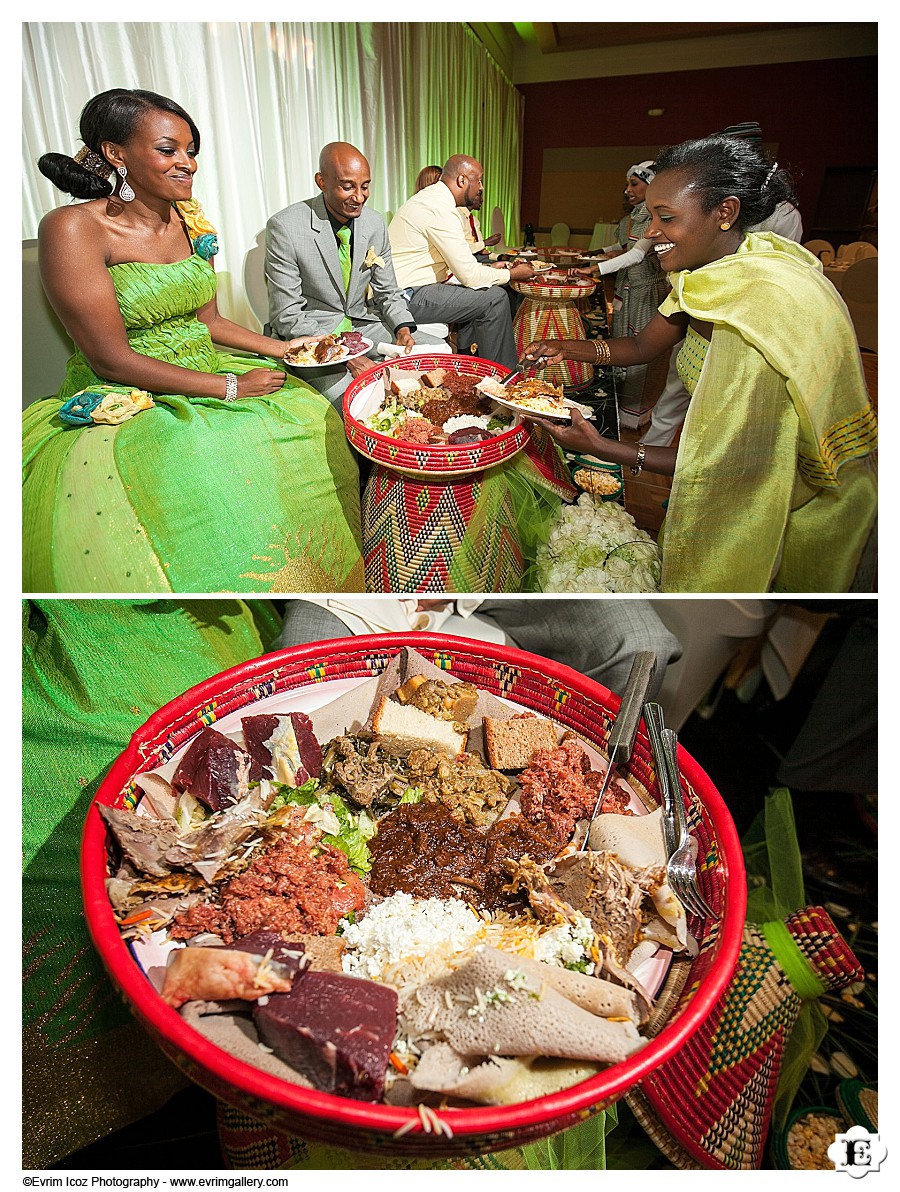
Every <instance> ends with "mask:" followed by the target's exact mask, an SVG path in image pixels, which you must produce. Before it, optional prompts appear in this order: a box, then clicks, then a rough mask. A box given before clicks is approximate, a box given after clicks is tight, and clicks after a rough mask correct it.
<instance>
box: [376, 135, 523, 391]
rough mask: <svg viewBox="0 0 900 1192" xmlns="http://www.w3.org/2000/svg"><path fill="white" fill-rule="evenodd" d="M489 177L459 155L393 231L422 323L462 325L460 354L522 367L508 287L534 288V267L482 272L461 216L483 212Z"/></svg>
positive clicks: (400, 215) (403, 281)
mask: <svg viewBox="0 0 900 1192" xmlns="http://www.w3.org/2000/svg"><path fill="white" fill-rule="evenodd" d="M483 196H484V183H483V171H482V168H481V164H480V162H477V161H475V159H474V158H471V157H466V156H464V155H462V154H456V155H454V156H453V157H451V158H450V159H449V160H448V161H447V163H446V164H445V166H444V168H443V171H442V173H441V176H440V178H439V179H438V180H437V182H435V183H433V184H432V185H431V186H426V187H424V188H423V189H422V190H420V191H418V192H417V193H416V194H414V195H413V196H412V198H411V199H408V200H407V202H405V203H404V204H403V206H402V207H401V208H400V210H399V211H398V212H397V214H396V215H395V216H394V218H393V219H392V220H391V225H390V228H389V229H388V231H389V235H390V240H391V251H392V252H393V255H394V268H395V269H396V271H397V281H398V282H399V283H400V285H401V287H402V288H403V294H404V296H405V297H406V299H407V301H408V302H409V309H410V310H411V311H412V314H413V316H414V317H415V318H416V319H417V320H418V321H419V322H422V323H433V322H441V323H455V324H456V336H457V350H458V351H459V352H461V353H463V354H464V355H468V354H469V353H470V352H471V353H472V354H473V355H476V356H482V357H484V359H486V360H496V361H497V362H498V363H499V364H504V365H506V366H507V367H508V368H515V367H516V345H515V340H514V339H513V331H512V316H511V314H510V308H509V301H508V299H507V295H506V291H505V290H504V288H503V287H504V286H506V285H507V284H508V282H509V281H510V280H514V281H527V280H528V279H529V278H530V277H532V276H533V272H532V269H531V266H530V265H515V266H514V267H513V268H511V269H509V268H506V267H504V266H501V267H499V268H498V267H497V266H492V265H483V264H481V263H479V262H478V261H477V260H476V259H475V257H474V256H473V255H472V250H471V247H470V246H469V244H468V243H467V242H466V236H465V233H464V231H463V226H462V223H461V221H460V218H459V214H458V211H457V208H464V207H465V208H469V210H474V211H477V210H478V209H479V208H480V207H481V203H482V199H483Z"/></svg>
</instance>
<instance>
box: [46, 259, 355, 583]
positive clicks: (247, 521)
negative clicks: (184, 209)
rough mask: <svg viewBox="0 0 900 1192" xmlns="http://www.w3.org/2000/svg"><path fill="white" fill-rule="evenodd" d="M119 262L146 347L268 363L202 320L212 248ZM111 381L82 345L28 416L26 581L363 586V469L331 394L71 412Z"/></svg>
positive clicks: (174, 399)
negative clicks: (221, 345)
mask: <svg viewBox="0 0 900 1192" xmlns="http://www.w3.org/2000/svg"><path fill="white" fill-rule="evenodd" d="M110 273H111V275H112V278H113V283H114V285H115V289H116V295H117V297H118V300H119V306H120V308H121V311H122V317H123V319H124V321H125V327H126V330H127V333H128V338H129V341H130V343H131V345H132V347H133V348H134V349H135V351H137V352H140V353H142V354H143V355H145V356H153V357H155V358H156V359H158V360H165V361H167V362H168V363H171V364H177V365H180V366H181V367H183V368H193V369H196V370H197V371H198V372H212V373H222V374H223V373H226V372H233V373H243V372H247V371H249V370H250V369H251V368H258V367H260V366H261V365H262V366H264V365H265V364H266V361H265V360H261V359H260V358H258V357H252V356H239V355H238V356H236V355H226V354H223V353H221V352H218V351H217V350H216V349H215V348H214V347H213V344H212V341H211V340H210V337H209V332H208V329H207V327H206V325H205V324H204V323H202V322H201V321H200V320H199V319H198V318H197V317H196V311H197V310H198V309H199V308H200V307H202V306H204V305H205V304H206V303H207V302H209V300H210V299H211V298H212V296H213V294H214V293H215V287H216V278H215V272H214V270H213V269H212V268H211V266H210V265H209V264H208V263H207V262H206V261H205V260H203V258H202V257H200V256H198V255H194V256H192V257H189V258H188V259H187V260H184V261H176V262H175V263H173V264H169V265H153V264H140V263H134V264H132V263H128V264H121V265H113V266H112V267H111V268H110ZM102 383H104V382H103V378H101V377H98V376H97V375H96V373H94V371H93V370H92V369H91V367H90V365H89V364H88V363H87V361H86V360H85V359H84V357H83V356H82V355H81V353H80V352H77V351H76V353H75V355H74V356H72V358H71V359H70V360H69V363H68V368H67V372H66V379H65V382H64V384H63V386H62V388H61V389H60V391H59V393H58V394H57V395H56V396H55V397H52V398H46V399H44V400H41V401H38V402H35V403H33V404H32V405H31V406H29V407H28V408H27V409H26V410H25V411H24V414H23V424H24V426H23V447H24V450H23V460H24V475H23V494H22V506H23V556H24V566H23V589H24V591H26V592H339V591H354V592H360V591H363V590H364V588H365V581H364V576H363V566H362V555H361V545H360V544H361V535H360V507H359V478H358V471H357V466H356V462H355V459H354V456H353V453H352V451H351V449H350V447H349V445H348V443H347V440H346V436H345V434H344V427H343V422H342V421H341V418H340V416H339V414H338V413H337V412H336V411H335V410H334V409H333V408H332V406H331V405H330V403H329V402H328V401H327V400H326V398H324V397H322V396H321V394H319V393H317V392H316V391H315V390H314V389H312V388H310V387H309V386H307V385H305V384H303V383H302V382H300V381H298V380H296V379H295V378H293V377H291V376H288V377H287V378H286V383H285V385H284V386H283V387H282V388H281V389H279V390H278V391H277V392H276V393H272V394H270V395H269V396H267V397H253V398H245V399H243V400H238V401H235V402H233V403H230V404H226V403H225V402H224V401H222V400H221V399H219V398H211V397H185V396H183V395H181V394H172V393H165V394H158V393H154V394H153V399H154V401H155V403H156V405H155V406H154V408H153V409H151V410H145V411H143V412H141V413H139V414H137V415H136V416H135V417H133V418H131V419H129V420H128V421H127V422H123V423H120V424H119V425H118V426H106V425H98V424H91V425H88V426H85V427H70V426H67V425H66V424H65V423H64V422H62V421H61V420H60V418H59V417H58V413H59V409H60V406H61V405H62V403H63V402H64V401H66V400H67V399H68V398H69V397H71V396H72V395H73V394H74V393H77V392H78V391H79V390H81V389H84V388H86V387H89V386H91V385H96V384H102ZM122 388H127V387H126V386H123V387H122Z"/></svg>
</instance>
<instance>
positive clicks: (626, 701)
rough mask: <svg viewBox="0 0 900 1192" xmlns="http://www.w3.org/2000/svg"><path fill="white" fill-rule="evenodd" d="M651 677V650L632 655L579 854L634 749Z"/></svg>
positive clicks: (654, 666)
mask: <svg viewBox="0 0 900 1192" xmlns="http://www.w3.org/2000/svg"><path fill="white" fill-rule="evenodd" d="M655 673H656V655H655V654H654V653H653V651H652V650H641V651H640V652H639V653H637V654H635V656H634V661H633V662H632V664H631V673H630V674H629V676H628V682H627V683H626V684H625V690H624V692H623V693H622V702H621V704H620V705H619V711H618V713H617V714H616V718H615V720H614V721H613V725H612V728H611V729H610V730H609V738H608V740H607V743H606V751H607V755H608V757H609V767H608V768H607V771H606V776H605V777H604V779H603V785H602V786H601V787H600V793H599V795H597V801H596V803H595V804H594V810H593V811H592V812H591V818H590V819H589V820H588V826H587V831H586V832H585V834H584V840H583V842H582V845H581V848H580V849H579V850H578V851H579V852H581V853H583V852H584V851H585V849H586V848H587V844H588V838H589V837H590V834H591V825H592V824H593V822H594V820H595V819H596V818H597V813H598V812H599V810H600V808H601V807H602V805H603V799H604V797H605V795H606V792H607V791H608V790H609V787H610V783H611V782H612V780H613V778H614V777H615V776H616V774H617V772H618V770H619V767H620V766H624V765H625V763H626V762H627V761H629V759H630V758H631V751H632V750H633V749H634V739H635V737H636V736H637V730H638V724H639V722H640V719H641V711H642V709H643V707H644V702H645V700H646V698H647V692H648V691H649V690H650V684H651V683H652V682H653V676H654V674H655Z"/></svg>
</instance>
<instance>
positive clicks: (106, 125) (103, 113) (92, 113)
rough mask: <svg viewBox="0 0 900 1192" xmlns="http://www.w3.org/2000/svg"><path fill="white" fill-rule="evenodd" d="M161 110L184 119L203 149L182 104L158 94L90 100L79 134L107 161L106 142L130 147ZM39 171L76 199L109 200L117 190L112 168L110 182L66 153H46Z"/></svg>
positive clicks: (113, 94)
mask: <svg viewBox="0 0 900 1192" xmlns="http://www.w3.org/2000/svg"><path fill="white" fill-rule="evenodd" d="M154 108H155V109H157V110H158V111H161V112H171V113H172V114H173V115H175V116H180V117H181V119H182V120H184V122H185V123H186V124H187V126H188V127H189V128H190V130H191V136H192V137H193V139H194V148H195V149H196V150H198V151H199V149H200V132H199V130H198V129H197V125H196V124H195V123H194V121H193V120H192V119H191V118H190V116H189V115H188V114H187V112H186V111H185V110H184V108H183V107H181V105H180V104H177V103H175V101H174V100H173V99H167V98H166V97H165V96H164V95H157V94H156V92H155V91H129V90H127V89H126V88H124V87H113V89H112V90H111V91H102V92H101V93H100V94H99V95H95V96H94V98H93V99H89V100H88V102H87V103H86V104H85V105H84V109H83V110H82V113H81V119H80V121H79V125H78V131H79V133H80V135H81V139H82V141H84V143H85V145H86V146H87V148H88V149H91V150H93V152H94V153H96V154H97V156H98V157H100V158H102V159H103V160H104V161H105V160H106V159H105V158H104V157H103V150H102V149H101V148H100V146H101V145H102V143H103V142H104V141H112V142H114V143H115V144H117V145H127V144H128V142H129V141H130V140H131V138H132V137H133V136H134V134H135V132H136V131H137V128H138V125H139V124H140V122H141V121H142V120H143V118H144V116H145V115H146V114H147V112H148V111H151V110H152V109H154ZM37 164H38V169H39V170H40V171H41V173H42V174H43V175H44V177H45V178H49V179H50V181H51V182H52V183H53V185H54V186H56V187H58V189H59V190H62V191H65V193H66V194H70V195H73V196H74V197H75V198H76V199H102V198H108V197H109V195H110V194H112V193H113V191H114V190H115V188H116V186H115V184H116V178H115V173H114V171H113V167H112V165H110V167H109V169H110V178H109V179H106V178H102V177H100V175H99V174H97V173H94V172H93V171H92V170H89V169H87V168H85V166H83V165H81V164H80V163H79V162H77V161H75V159H74V157H70V156H69V155H68V154H66V153H45V154H44V155H43V156H42V157H40V158H38V163H37Z"/></svg>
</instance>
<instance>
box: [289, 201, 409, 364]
mask: <svg viewBox="0 0 900 1192" xmlns="http://www.w3.org/2000/svg"><path fill="white" fill-rule="evenodd" d="M369 248H372V249H373V250H374V254H375V255H376V256H379V257H381V259H382V261H383V262H384V264H383V265H377V264H373V265H371V266H369V267H366V265H365V259H366V255H367V253H368V251H369ZM266 284H267V286H268V289H269V323H270V325H271V328H272V333H273V335H276V336H278V337H279V338H280V339H291V338H293V337H294V336H295V335H321V334H323V333H327V332H330V331H334V329H335V327H337V325H338V324H339V323H340V321H341V320H342V319H343V318H344V316H345V315H346V316H347V317H348V318H349V319H351V320H352V321H353V330H354V331H359V332H360V333H361V334H362V335H365V336H366V337H367V338H369V339H372V338H373V335H370V334H369V333H370V332H372V333H373V334H374V335H377V336H378V338H376V339H375V341H374V342H375V343H378V342H379V341H382V340H383V336H384V332H385V331H387V332H388V333H389V338H390V339H391V340H393V338H394V333H395V330H396V328H397V327H398V326H399V325H400V324H401V323H410V324H413V325H415V319H414V318H413V316H412V315H411V314H410V313H409V307H408V306H407V305H406V303H405V302H404V300H403V299H402V298H401V297H400V291H399V290H398V288H397V279H396V277H395V276H394V266H393V262H392V261H391V245H390V241H389V240H388V234H387V226H386V224H385V222H384V219H383V217H382V216H381V215H379V214H378V212H377V211H371V210H369V208H368V207H363V209H362V212H361V213H360V215H359V216H358V218H357V219H356V221H355V223H354V225H353V263H352V269H351V272H350V285H349V288H348V291H347V293H344V283H343V278H342V277H341V266H340V262H339V261H338V250H337V241H336V240H335V236H334V231H333V230H332V227H331V223H330V221H329V219H328V213H327V211H326V210H325V199H324V197H323V196H322V195H321V194H318V195H316V196H315V197H314V198H312V199H304V201H303V202H302V203H294V204H293V205H292V206H290V207H286V208H285V209H284V211H279V213H278V214H277V215H273V216H272V218H271V219H270V220H269V222H268V223H267V224H266ZM369 286H371V287H372V293H373V296H374V310H373V309H370V308H369V307H367V306H366V290H367V289H368V287H369Z"/></svg>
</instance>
